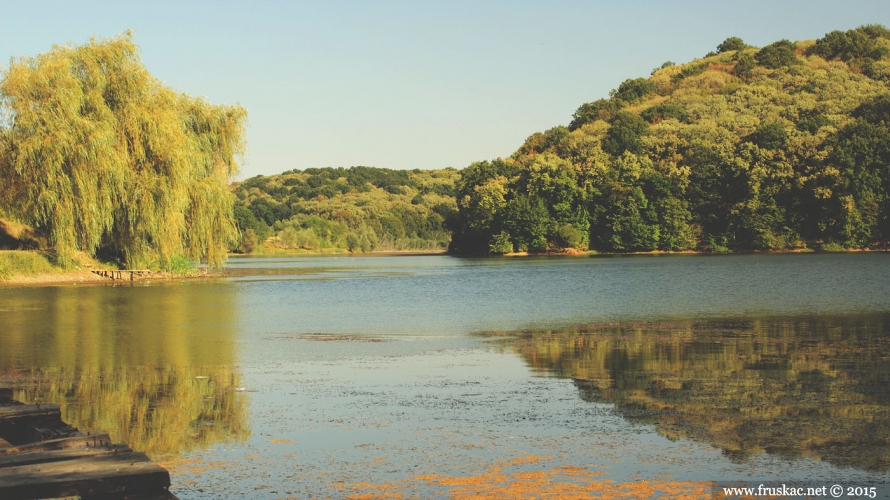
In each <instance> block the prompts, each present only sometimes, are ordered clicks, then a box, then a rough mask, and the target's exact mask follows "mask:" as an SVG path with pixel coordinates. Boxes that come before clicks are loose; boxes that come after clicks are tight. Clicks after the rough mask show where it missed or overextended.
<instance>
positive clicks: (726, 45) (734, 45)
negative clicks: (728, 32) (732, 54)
mask: <svg viewBox="0 0 890 500" xmlns="http://www.w3.org/2000/svg"><path fill="white" fill-rule="evenodd" d="M749 48H751V46H750V45H748V44H746V43H745V42H744V40H742V39H741V38H739V37H737V36H731V37H729V38H727V39H726V40H723V41H722V42H720V45H718V46H717V53H718V54H722V53H724V52H729V51H737V50H745V49H749Z"/></svg>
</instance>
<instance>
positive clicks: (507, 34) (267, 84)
mask: <svg viewBox="0 0 890 500" xmlns="http://www.w3.org/2000/svg"><path fill="white" fill-rule="evenodd" d="M0 19H2V28H0V65H2V66H3V67H6V66H7V64H8V61H9V59H10V57H13V56H24V55H28V56H33V55H37V54H39V53H40V52H45V51H47V50H48V49H49V48H50V46H51V45H52V44H62V43H66V42H73V43H76V44H80V43H84V42H86V41H88V40H89V38H90V36H93V35H96V36H99V37H110V36H114V35H116V34H118V33H121V32H122V31H124V30H126V29H133V30H134V31H135V41H136V43H137V44H139V46H140V47H141V49H142V59H143V62H144V63H145V65H146V67H147V68H148V70H149V71H150V72H151V73H152V74H154V75H155V76H156V77H158V78H160V79H161V80H162V81H164V82H165V83H166V84H167V85H169V86H171V87H173V88H175V89H177V90H179V91H182V92H186V93H188V94H191V95H197V96H204V97H206V98H207V99H208V100H209V101H210V102H213V103H229V104H234V103H240V104H241V105H242V106H244V107H245V108H247V110H248V113H249V121H250V126H249V129H248V142H249V146H248V147H249V151H248V157H247V163H246V164H245V165H244V166H243V168H242V174H241V176H240V177H241V178H246V177H250V176H253V175H257V174H274V173H280V172H282V171H284V170H289V169H292V168H300V169H303V168H308V167H323V166H351V165H370V166H377V167H388V168H398V169H408V168H424V169H425V168H442V167H448V166H453V167H457V168H463V167H465V166H466V165H468V164H469V163H471V162H472V161H476V160H483V159H490V158H494V157H497V156H507V155H509V154H510V153H512V152H513V151H514V150H515V149H516V148H517V147H519V145H520V144H522V141H523V140H524V139H525V138H526V137H527V136H528V135H530V134H532V133H533V132H535V131H540V130H545V129H547V128H549V127H552V126H554V125H560V124H567V123H568V122H569V120H570V119H571V115H572V113H573V112H574V111H575V109H577V107H578V106H579V105H581V104H582V103H584V102H589V101H593V100H595V99H598V98H601V97H606V96H607V95H608V92H609V90H610V89H612V88H615V87H617V86H618V84H619V83H621V82H622V81H623V80H624V79H626V78H635V77H639V76H647V75H649V73H650V72H651V70H652V68H654V67H656V66H660V65H661V64H662V63H663V62H664V61H667V60H671V61H675V62H678V63H679V62H686V61H689V60H691V59H693V58H695V57H700V56H702V55H704V54H705V53H706V52H708V51H710V50H714V48H715V47H716V46H717V44H718V43H720V42H721V41H723V40H724V39H725V38H726V37H729V36H740V37H742V38H743V39H744V40H745V41H746V42H748V43H751V44H754V45H758V46H762V45H765V44H767V43H771V42H773V41H776V40H778V39H781V38H788V39H791V40H804V39H814V38H818V37H821V36H822V35H824V34H825V33H826V32H828V31H831V30H834V29H850V28H854V27H856V26H858V25H861V24H870V23H879V24H884V25H888V26H890V2H887V1H886V0H883V1H856V0H848V1H843V2H842V1H824V0H808V1H778V0H770V1H760V0H748V1H719V0H710V1H687V2H669V1H623V2H617V1H610V2H604V1H558V0H551V1H548V2H544V1H521V0H512V1H454V0H452V1H441V2H430V1H421V0H415V1H378V2H371V1H365V2H359V1H317V2H315V1H313V2H308V1H307V2H299V1H282V2H275V1H262V0H259V1H254V2H250V3H248V2H246V1H239V2H234V1H223V0H213V1H191V2H172V1H171V2H165V1H158V0H155V1H152V2H136V1H127V2H123V1H73V0H71V1H30V0H29V1H21V0H15V1H12V0H0Z"/></svg>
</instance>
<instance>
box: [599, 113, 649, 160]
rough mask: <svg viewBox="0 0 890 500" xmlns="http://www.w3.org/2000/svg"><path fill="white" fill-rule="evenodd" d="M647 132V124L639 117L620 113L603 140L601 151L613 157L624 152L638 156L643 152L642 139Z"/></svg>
mask: <svg viewBox="0 0 890 500" xmlns="http://www.w3.org/2000/svg"><path fill="white" fill-rule="evenodd" d="M648 130H649V124H648V123H646V121H645V120H643V119H642V118H640V116H639V115H636V114H634V113H630V112H627V111H621V112H619V113H618V114H617V115H616V116H615V119H614V120H613V121H612V126H611V127H610V128H609V132H608V133H607V134H606V138H605V139H603V146H602V148H603V151H605V152H607V153H610V154H612V155H614V156H620V155H621V154H623V153H624V152H625V151H630V152H631V153H634V154H640V153H641V152H642V150H643V141H642V137H643V135H645V134H646V132H647V131H648Z"/></svg>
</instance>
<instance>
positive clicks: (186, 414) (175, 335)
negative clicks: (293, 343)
mask: <svg viewBox="0 0 890 500" xmlns="http://www.w3.org/2000/svg"><path fill="white" fill-rule="evenodd" d="M2 292H3V293H2V296H0V304H2V307H0V324H2V326H3V327H2V331H0V386H7V387H12V388H14V389H15V397H16V398H17V399H19V400H21V401H25V402H47V403H56V404H59V405H61V407H62V417H63V419H64V420H65V421H66V422H68V423H69V424H71V425H73V426H75V427H77V428H79V429H81V430H82V431H85V432H92V431H97V430H103V431H106V432H108V433H109V435H110V436H111V438H112V439H113V440H114V441H115V442H123V443H126V444H128V445H129V446H130V447H132V448H133V449H136V450H139V451H145V452H146V453H148V454H149V455H150V456H152V457H153V458H158V457H161V456H163V455H168V454H178V453H182V452H186V451H189V450H192V449H195V448H199V447H206V446H209V445H211V444H215V443H221V442H230V441H236V442H241V441H243V440H244V439H246V438H247V436H248V435H249V432H250V431H249V428H248V400H247V397H246V394H243V393H241V392H239V391H238V389H239V388H240V385H241V375H240V373H239V372H238V371H237V370H236V369H235V368H234V365H235V348H236V343H235V334H234V331H233V326H232V325H234V324H236V318H234V315H235V312H234V311H235V310H236V308H235V306H234V303H233V302H234V296H233V291H232V290H231V288H230V287H225V286H214V285H202V286H187V285H185V286H184V285H160V286H132V287H41V288H18V289H15V290H14V291H10V290H3V291H2ZM13 292H14V293H13Z"/></svg>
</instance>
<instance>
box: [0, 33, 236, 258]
mask: <svg viewBox="0 0 890 500" xmlns="http://www.w3.org/2000/svg"><path fill="white" fill-rule="evenodd" d="M0 94H2V101H0V104H2V108H3V109H2V111H0V113H2V114H3V115H5V116H9V117H11V119H10V120H9V123H5V124H2V125H0V144H3V146H2V147H0V151H2V154H0V178H2V179H3V180H4V184H5V186H6V187H5V189H6V193H4V196H3V197H2V198H3V199H0V202H2V203H4V204H5V205H6V209H7V210H9V211H10V212H13V213H16V214H18V215H19V217H20V218H21V219H22V220H24V221H26V222H28V223H30V224H32V225H34V226H35V227H36V228H38V229H41V230H43V231H45V232H46V234H48V235H49V237H50V240H51V243H52V245H53V246H54V247H55V249H56V251H57V252H58V256H59V259H60V261H62V262H66V261H71V259H72V258H73V255H74V252H75V251H78V250H83V251H85V252H87V253H88V254H91V255H94V254H95V252H96V251H97V250H99V249H100V248H101V249H105V250H106V252H110V253H113V254H115V255H117V256H118V258H119V259H120V260H122V261H123V262H125V263H126V264H127V265H129V266H134V267H136V266H141V265H145V264H146V263H149V262H159V263H160V264H161V265H162V266H164V265H166V264H168V263H169V262H170V260H171V259H172V258H173V257H174V256H175V255H179V254H186V255H188V256H189V257H190V258H193V259H196V260H201V261H204V262H208V263H210V264H211V265H219V264H221V263H222V262H223V261H224V260H225V255H226V249H227V247H228V246H229V245H230V243H231V242H232V241H233V240H234V238H235V234H236V232H235V225H234V223H233V220H232V198H231V196H230V195H229V193H228V191H227V189H226V183H227V182H228V179H229V178H230V177H231V176H232V175H234V173H235V172H236V171H237V169H238V165H237V163H236V158H237V157H238V156H239V155H240V154H241V153H242V152H243V150H244V121H245V118H246V112H245V111H244V109H243V108H241V107H238V106H231V107H230V106H214V105H210V104H208V103H207V102H205V101H203V100H202V99H196V98H193V97H189V96H186V95H183V94H178V93H176V92H174V91H173V90H172V89H170V88H168V87H165V86H164V85H162V84H161V83H160V82H159V81H158V80H156V79H155V78H154V77H152V76H151V75H150V74H149V73H148V71H147V70H146V69H145V68H144V67H143V65H142V63H141V61H140V59H139V55H138V49H137V47H136V45H135V44H134V43H133V41H132V39H131V34H130V33H129V32H128V33H125V34H123V35H120V36H118V37H116V38H112V39H109V40H101V41H100V40H95V39H94V40H92V41H91V42H90V43H88V44H86V45H82V46H79V47H73V46H54V47H53V48H52V50H51V51H50V52H48V53H46V54H42V55H40V56H38V57H36V58H29V57H23V58H18V59H13V60H12V62H11V63H10V66H9V68H8V70H7V71H6V72H5V73H4V78H3V80H2V82H0Z"/></svg>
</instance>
